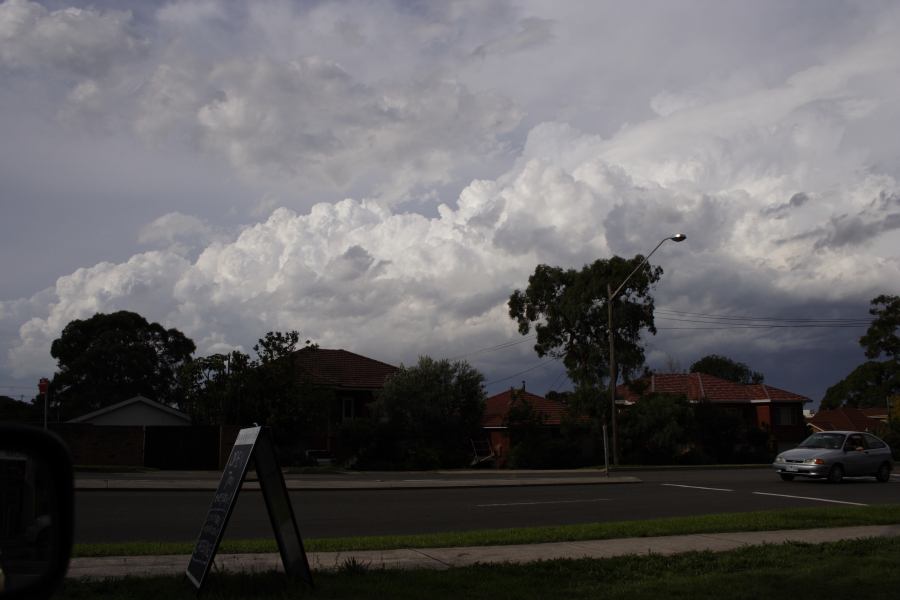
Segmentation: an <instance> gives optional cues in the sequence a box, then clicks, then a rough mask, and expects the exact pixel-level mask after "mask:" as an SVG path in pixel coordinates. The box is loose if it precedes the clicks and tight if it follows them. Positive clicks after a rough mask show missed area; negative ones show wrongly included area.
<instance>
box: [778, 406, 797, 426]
mask: <svg viewBox="0 0 900 600" xmlns="http://www.w3.org/2000/svg"><path fill="white" fill-rule="evenodd" d="M774 412H775V414H774V415H773V417H774V421H775V423H774V424H775V425H796V424H797V411H796V410H795V408H794V407H793V406H778V407H776V408H775V411H774Z"/></svg>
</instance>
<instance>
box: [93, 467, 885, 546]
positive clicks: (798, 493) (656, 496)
mask: <svg viewBox="0 0 900 600" xmlns="http://www.w3.org/2000/svg"><path fill="white" fill-rule="evenodd" d="M626 474H630V475H635V476H637V477H639V478H640V479H641V480H642V483H635V484H617V485H578V484H573V485H557V486H533V487H515V488H509V487H480V488H464V489H457V488H449V489H404V490H316V491H296V492H291V494H290V496H291V501H292V503H293V506H294V510H295V512H296V515H297V519H298V522H299V525H300V531H301V534H302V535H303V536H304V537H309V538H321V537H345V536H363V535H388V534H415V533H429V532H444V531H465V530H473V529H488V528H503V527H530V526H538V525H561V524H573V523H589V522H602V521H622V520H630V519H653V518H658V517H674V516H687V515H701V514H710V513H722V512H744V511H753V510H768V509H778V508H794V507H810V506H854V505H875V504H900V476H898V475H897V474H895V475H893V476H892V478H891V481H890V482H889V483H887V484H882V483H877V482H875V481H874V479H857V480H851V479H847V480H845V481H844V483H842V484H840V485H832V484H828V483H825V482H820V481H805V480H802V481H801V480H798V481H793V482H790V483H788V482H783V481H781V480H779V479H778V477H777V476H776V475H775V474H774V473H773V472H772V471H770V470H768V469H751V470H746V469H742V470H712V469H710V470H699V471H649V472H648V471H642V472H636V473H626ZM393 477H395V478H401V479H402V478H404V477H406V478H412V477H416V478H418V479H429V480H432V481H433V480H446V479H448V478H452V475H442V474H415V475H410V474H395V475H393ZM572 481H573V482H575V481H577V476H575V477H573V478H572ZM211 498H212V492H211V491H79V492H78V493H77V494H76V499H75V512H76V518H75V521H76V522H75V542H76V543H91V542H124V541H188V542H193V541H194V540H195V539H196V536H197V533H198V531H199V528H200V526H201V524H202V523H203V519H204V517H205V514H206V510H207V508H208V506H209V502H210V500H211ZM225 536H226V538H231V539H247V538H268V537H271V536H272V532H271V526H270V524H269V521H268V516H267V514H266V509H265V505H264V503H263V501H262V496H261V494H260V493H259V492H254V491H243V492H242V493H241V494H240V496H239V498H238V502H237V507H236V509H235V512H234V514H233V515H232V518H231V522H230V523H229V525H228V528H227V530H226V532H225Z"/></svg>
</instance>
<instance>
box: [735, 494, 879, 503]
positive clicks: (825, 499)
mask: <svg viewBox="0 0 900 600" xmlns="http://www.w3.org/2000/svg"><path fill="white" fill-rule="evenodd" d="M753 493H754V494H756V495H757V496H778V497H779V498H794V499H796V500H814V501H816V502H832V503H834V504H850V505H852V506H868V504H863V503H861V502H844V501H843V500H829V499H828V498H810V497H809V496H789V495H787V494H769V493H766V492H753Z"/></svg>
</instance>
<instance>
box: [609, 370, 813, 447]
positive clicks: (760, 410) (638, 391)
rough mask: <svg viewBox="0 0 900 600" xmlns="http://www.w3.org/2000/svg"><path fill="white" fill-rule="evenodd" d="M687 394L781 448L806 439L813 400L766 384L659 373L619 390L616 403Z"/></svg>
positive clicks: (621, 403)
mask: <svg viewBox="0 0 900 600" xmlns="http://www.w3.org/2000/svg"><path fill="white" fill-rule="evenodd" d="M652 393H662V394H673V395H684V396H685V397H686V398H687V399H688V401H689V402H712V403H714V404H717V405H719V406H723V407H727V408H729V409H730V410H733V411H735V412H737V413H739V414H740V415H741V416H743V418H744V420H745V422H746V423H747V424H748V425H749V426H753V427H757V428H760V429H764V430H768V431H770V432H771V433H772V435H773V436H774V438H775V441H776V443H777V444H778V448H779V449H781V448H788V447H792V446H794V445H796V444H797V443H798V442H800V441H802V440H803V439H804V438H805V437H806V423H805V421H804V419H803V405H804V404H806V403H808V402H812V400H811V399H809V398H807V397H806V396H801V395H800V394H795V393H793V392H789V391H786V390H782V389H780V388H776V387H774V386H771V385H767V384H764V383H750V384H744V383H735V382H733V381H728V380H726V379H721V378H719V377H714V376H713V375H707V374H706V373H655V374H652V375H650V376H649V377H645V378H641V379H639V380H637V381H636V382H632V383H631V384H623V385H620V386H618V387H617V388H616V403H617V404H618V405H619V406H627V405H629V404H633V403H635V402H638V401H639V400H640V397H641V396H642V395H644V394H652Z"/></svg>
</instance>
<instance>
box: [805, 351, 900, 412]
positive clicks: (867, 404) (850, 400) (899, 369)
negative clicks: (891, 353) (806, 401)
mask: <svg viewBox="0 0 900 600" xmlns="http://www.w3.org/2000/svg"><path fill="white" fill-rule="evenodd" d="M895 394H900V363H898V362H897V361H893V360H886V361H875V360H869V361H866V362H864V363H863V364H861V365H859V366H858V367H856V368H855V369H853V371H852V372H851V373H850V374H849V375H847V376H846V377H845V378H843V379H842V380H840V381H839V382H837V383H836V384H834V385H833V386H831V387H830V388H828V389H827V390H826V391H825V397H824V398H822V404H821V408H824V409H827V408H839V407H841V406H852V407H854V408H873V407H883V406H885V403H886V401H887V398H889V397H890V396H893V395H895Z"/></svg>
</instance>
